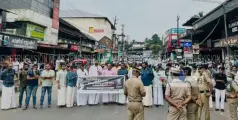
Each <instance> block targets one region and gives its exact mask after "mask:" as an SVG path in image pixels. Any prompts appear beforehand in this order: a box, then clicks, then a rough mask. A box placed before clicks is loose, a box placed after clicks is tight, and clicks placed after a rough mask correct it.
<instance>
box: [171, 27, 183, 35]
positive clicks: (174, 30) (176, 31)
mask: <svg viewBox="0 0 238 120" xmlns="http://www.w3.org/2000/svg"><path fill="white" fill-rule="evenodd" d="M184 32H185V28H171V29H170V31H169V34H177V33H178V34H183V33H184Z"/></svg>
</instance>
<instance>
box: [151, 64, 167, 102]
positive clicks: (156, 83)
mask: <svg viewBox="0 0 238 120" xmlns="http://www.w3.org/2000/svg"><path fill="white" fill-rule="evenodd" d="M153 73H154V80H153V96H154V97H153V98H154V99H153V103H154V105H156V106H163V105H164V96H163V89H162V81H161V78H162V77H163V78H165V72H164V71H160V68H156V70H155V71H153Z"/></svg>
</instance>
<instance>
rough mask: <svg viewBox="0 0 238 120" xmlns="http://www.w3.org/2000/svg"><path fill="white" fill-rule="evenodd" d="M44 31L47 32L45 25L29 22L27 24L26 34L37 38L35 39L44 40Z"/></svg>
mask: <svg viewBox="0 0 238 120" xmlns="http://www.w3.org/2000/svg"><path fill="white" fill-rule="evenodd" d="M44 33H45V28H44V27H41V26H39V25H34V24H30V23H27V25H26V36H27V37H31V38H35V39H38V40H41V41H43V40H44V37H45V35H44Z"/></svg>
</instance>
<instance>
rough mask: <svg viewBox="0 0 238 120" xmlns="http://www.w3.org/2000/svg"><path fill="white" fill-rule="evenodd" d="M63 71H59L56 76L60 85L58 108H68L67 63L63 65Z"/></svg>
mask: <svg viewBox="0 0 238 120" xmlns="http://www.w3.org/2000/svg"><path fill="white" fill-rule="evenodd" d="M60 66H61V70H59V71H58V72H57V74H56V81H57V85H58V103H57V106H58V107H64V106H66V89H67V88H66V74H67V70H66V68H67V67H66V65H65V63H61V65H60Z"/></svg>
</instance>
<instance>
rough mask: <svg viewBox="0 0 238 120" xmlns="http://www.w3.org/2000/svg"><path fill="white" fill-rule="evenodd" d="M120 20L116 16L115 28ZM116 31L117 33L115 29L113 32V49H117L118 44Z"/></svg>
mask: <svg viewBox="0 0 238 120" xmlns="http://www.w3.org/2000/svg"><path fill="white" fill-rule="evenodd" d="M118 20H119V19H118V18H117V16H115V17H114V23H113V26H114V27H116V25H117V21H118ZM115 31H116V29H113V30H112V41H113V48H115V47H116V44H117V41H116V33H115Z"/></svg>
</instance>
